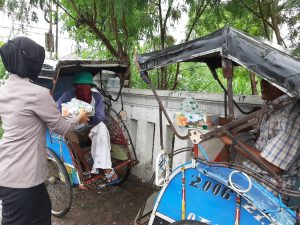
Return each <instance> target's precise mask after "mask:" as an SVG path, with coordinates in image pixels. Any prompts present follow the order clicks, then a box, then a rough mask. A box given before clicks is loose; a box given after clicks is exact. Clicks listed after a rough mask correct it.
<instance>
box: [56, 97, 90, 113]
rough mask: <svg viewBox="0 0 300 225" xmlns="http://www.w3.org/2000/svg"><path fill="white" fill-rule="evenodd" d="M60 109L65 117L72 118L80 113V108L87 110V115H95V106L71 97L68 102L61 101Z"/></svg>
mask: <svg viewBox="0 0 300 225" xmlns="http://www.w3.org/2000/svg"><path fill="white" fill-rule="evenodd" d="M61 109H62V113H63V115H66V118H74V117H76V116H78V115H79V114H80V109H83V110H84V111H86V112H88V116H94V115H95V107H94V106H92V105H91V104H89V103H86V102H84V101H81V100H78V99H76V98H72V99H71V101H70V102H66V103H62V104H61Z"/></svg>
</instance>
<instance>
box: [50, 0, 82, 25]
mask: <svg viewBox="0 0 300 225" xmlns="http://www.w3.org/2000/svg"><path fill="white" fill-rule="evenodd" d="M53 2H54V3H55V4H56V5H58V7H59V8H61V9H62V10H63V11H64V12H65V13H66V14H67V15H68V16H69V17H70V18H71V19H72V20H74V21H76V22H77V23H79V20H78V19H76V18H75V17H73V16H72V15H71V14H70V13H69V12H68V11H67V10H66V9H65V8H64V7H63V6H62V5H61V4H60V3H58V1H56V0H53Z"/></svg>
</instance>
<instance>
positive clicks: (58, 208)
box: [46, 148, 73, 217]
mask: <svg viewBox="0 0 300 225" xmlns="http://www.w3.org/2000/svg"><path fill="white" fill-rule="evenodd" d="M46 151H47V155H48V159H47V163H48V168H49V175H48V178H47V180H46V187H47V191H48V194H49V197H50V200H51V205H52V210H51V213H52V215H53V216H55V217H62V216H64V215H66V214H67V213H68V212H69V210H70V209H71V205H72V198H73V196H72V187H71V182H70V177H69V175H68V173H67V170H66V168H65V165H64V164H63V163H62V161H61V160H60V159H59V158H58V157H57V155H56V154H55V153H54V152H52V151H51V150H50V149H48V148H47V150H46Z"/></svg>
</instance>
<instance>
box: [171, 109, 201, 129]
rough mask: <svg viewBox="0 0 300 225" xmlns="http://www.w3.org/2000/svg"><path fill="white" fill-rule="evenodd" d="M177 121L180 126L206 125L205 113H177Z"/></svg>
mask: <svg viewBox="0 0 300 225" xmlns="http://www.w3.org/2000/svg"><path fill="white" fill-rule="evenodd" d="M175 123H176V125H177V126H180V127H195V128H196V127H202V125H204V124H205V123H204V115H203V114H196V113H183V112H176V113H175Z"/></svg>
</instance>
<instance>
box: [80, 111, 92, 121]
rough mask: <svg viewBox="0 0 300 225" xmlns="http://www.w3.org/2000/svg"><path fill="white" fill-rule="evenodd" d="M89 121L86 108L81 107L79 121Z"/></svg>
mask: <svg viewBox="0 0 300 225" xmlns="http://www.w3.org/2000/svg"><path fill="white" fill-rule="evenodd" d="M89 121H90V119H89V117H88V112H86V111H85V110H84V109H79V123H88V122H89Z"/></svg>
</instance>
